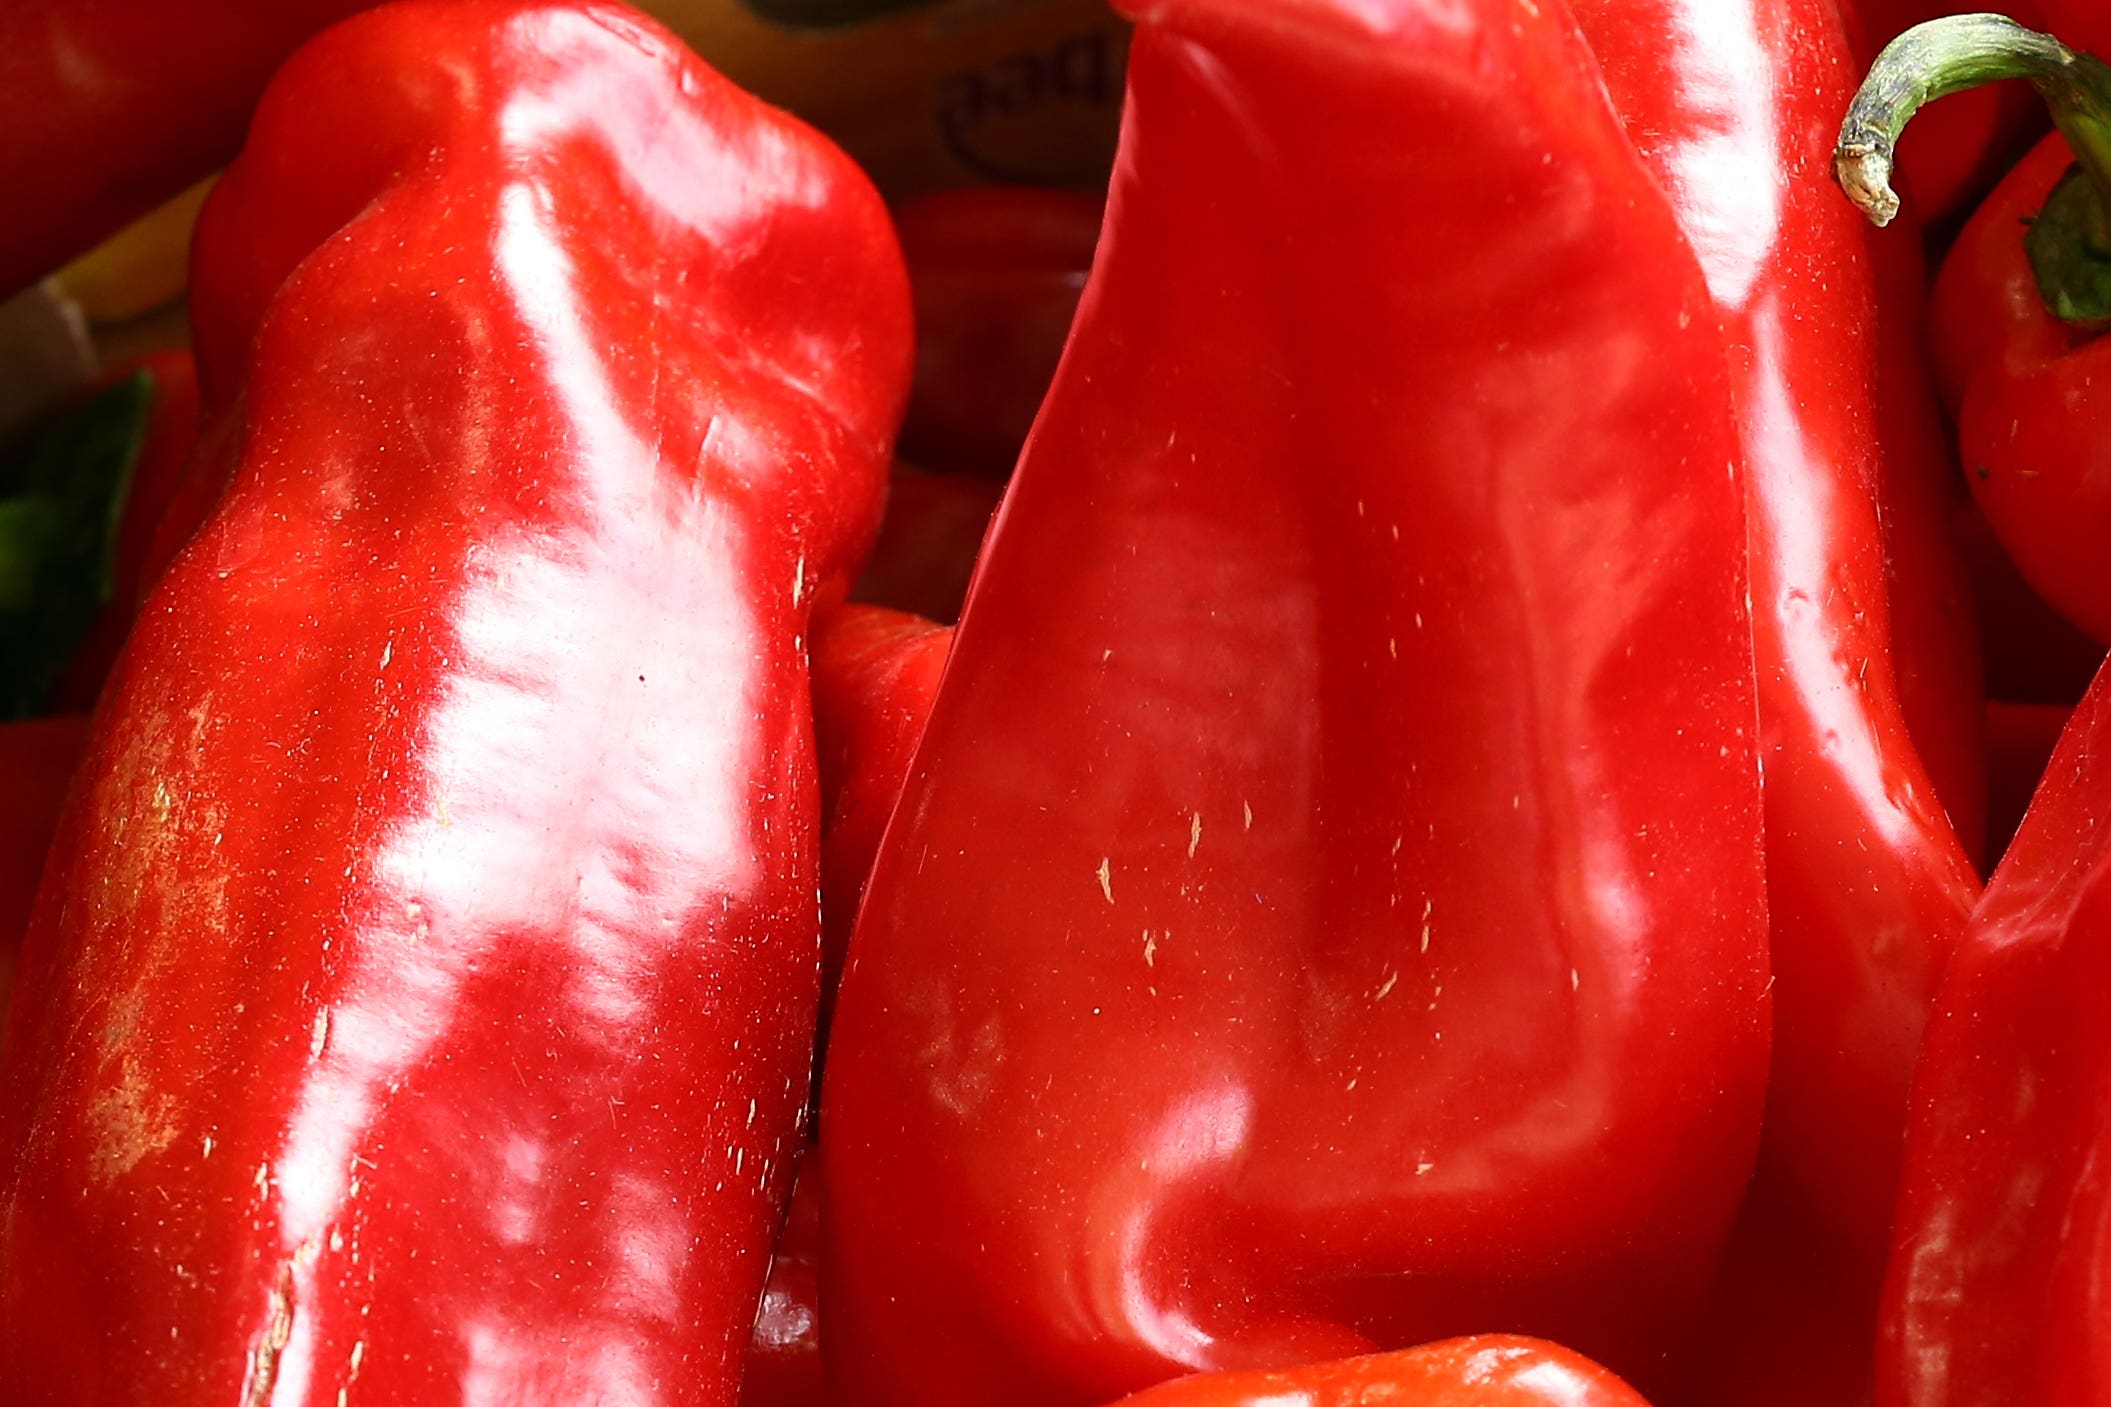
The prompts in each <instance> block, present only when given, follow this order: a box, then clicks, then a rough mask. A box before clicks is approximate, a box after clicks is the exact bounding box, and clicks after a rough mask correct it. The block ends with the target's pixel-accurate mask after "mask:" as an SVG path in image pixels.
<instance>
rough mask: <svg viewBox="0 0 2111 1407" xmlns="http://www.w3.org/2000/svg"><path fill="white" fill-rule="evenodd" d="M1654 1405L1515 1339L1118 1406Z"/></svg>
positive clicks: (1407, 1352)
mask: <svg viewBox="0 0 2111 1407" xmlns="http://www.w3.org/2000/svg"><path fill="white" fill-rule="evenodd" d="M1380 1404H1385V1407H1648V1404H1647V1403H1645V1402H1643V1400H1642V1398H1641V1395H1640V1394H1639V1393H1637V1392H1636V1391H1635V1390H1634V1389H1633V1388H1631V1387H1629V1386H1628V1385H1627V1384H1626V1383H1623V1382H1621V1381H1620V1380H1619V1379H1618V1378H1616V1377H1614V1376H1613V1375H1612V1374H1611V1373H1608V1372H1607V1371H1606V1370H1605V1369H1603V1368H1601V1367H1599V1366H1598V1365H1597V1364H1595V1363H1593V1362H1591V1361H1590V1360H1589V1359H1587V1358H1585V1357H1583V1356H1582V1355H1581V1354H1576V1353H1571V1352H1569V1351H1568V1350H1567V1349H1565V1348H1561V1347H1559V1346H1558V1345H1555V1344H1550V1343H1545V1342H1542V1341H1540V1340H1537V1339H1526V1338H1518V1337H1516V1336H1514V1335H1508V1334H1488V1335H1484V1336H1482V1337H1479V1338H1470V1339H1452V1340H1450V1341H1448V1342H1445V1343H1433V1344H1427V1345H1425V1346H1423V1347H1421V1348H1410V1349H1404V1350H1402V1351H1401V1352H1398V1353H1379V1354H1372V1355H1370V1356H1369V1357H1366V1358H1348V1359H1340V1360H1337V1361H1335V1362H1331V1363H1314V1364H1312V1365H1311V1366H1309V1367H1304V1368H1292V1369H1286V1370H1284V1371H1281V1372H1274V1373H1203V1374H1199V1375H1197V1376H1195V1377H1188V1378H1175V1379H1173V1380H1172V1381H1171V1382H1168V1383H1161V1384H1159V1385H1158V1386H1157V1387H1154V1388H1148V1389H1146V1390H1145V1391H1143V1392H1139V1393H1136V1394H1134V1395H1133V1396H1130V1397H1125V1398H1123V1399H1122V1400H1121V1401H1120V1403H1118V1404H1116V1407H1379V1405H1380Z"/></svg>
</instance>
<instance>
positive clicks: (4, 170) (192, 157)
mask: <svg viewBox="0 0 2111 1407" xmlns="http://www.w3.org/2000/svg"><path fill="white" fill-rule="evenodd" d="M373 3H374V0H272V3H270V4H268V5H258V4H252V3H247V0H11V3H9V4H7V5H5V6H0V133H5V134H6V140H5V141H4V142H0V190H4V191H6V192H8V203H9V210H10V214H9V217H8V219H7V220H6V221H4V222H0V296H5V295H6V294H9V293H12V292H14V291H15V290H16V289H18V288H21V287H22V286H23V285H25V284H27V283H30V282H32V281H34V280H35V279H37V278H40V277H41V276H43V275H44V274H47V273H50V272H51V271H52V270H53V269H56V268H57V267H58V266H59V265H60V264H62V263H64V262H65V261H66V260H67V259H69V258H71V257H72V256H73V255H75V254H78V253H80V252H81V251H82V250H84V249H86V248H88V247H89V246H90V245H92V244H94V243H96V241H98V240H100V239H102V238H103V237H105V236H106V235H110V234H114V233H115V232H116V231H117V229H118V228H119V227H120V226H122V225H123V224H124V223H125V222H126V221H128V220H132V219H134V218H136V217H138V216H140V215H144V214H145V213H146V212H147V211H149V210H151V209H153V208H154V207H155V206H157V205H159V204H160V203H161V202H162V201H164V200H167V199H168V198H169V197H170V196H173V195H175V194H176V193H177V192H178V191H180V190H182V189H183V188H184V187H185V186H188V185H190V184H191V183H192V182H193V181H196V180H197V179H198V178H199V177H201V176H203V175H205V174H206V173H207V172H209V171H211V170H213V169H214V168H215V167H217V166H220V165H222V164H223V163H225V162H226V161H227V160H228V159H229V158H230V157H232V156H233V155H234V154H235V149H236V148H237V147H238V146H240V145H241V141H242V128H243V124H244V123H246V122H247V121H248V119H249V110H250V108H251V106H252V105H253V104H254V103H255V102H256V98H257V94H258V93H260V92H261V91H263V88H264V82H265V80H266V79H268V78H269V77H270V76H271V71H272V69H274V68H275V67H277V66H278V64H279V62H280V60H282V59H284V58H285V57H286V55H287V54H289V53H291V52H292V51H293V49H294V46H296V45H297V44H299V43H300V42H301V41H302V40H303V39H305V38H307V37H308V36H309V35H311V34H313V33H315V32H316V31H317V30H319V29H321V28H322V27H323V26H324V25H326V24H329V23H330V22H331V21H332V20H335V19H338V18H340V17H342V16H344V15H348V14H350V13H351V12H352V11H354V10H358V9H362V8H364V7H365V6H367V5H371V4H373Z"/></svg>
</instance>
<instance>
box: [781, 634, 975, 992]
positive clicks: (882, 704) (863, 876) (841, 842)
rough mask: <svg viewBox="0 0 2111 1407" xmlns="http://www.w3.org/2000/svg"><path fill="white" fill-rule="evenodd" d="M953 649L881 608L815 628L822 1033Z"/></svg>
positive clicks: (947, 638) (944, 637)
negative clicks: (883, 844) (869, 884)
mask: <svg viewBox="0 0 2111 1407" xmlns="http://www.w3.org/2000/svg"><path fill="white" fill-rule="evenodd" d="M952 643H953V632H952V630H951V629H950V628H948V627H946V626H943V625H940V624H938V622H936V621H932V620H926V619H924V618H923V617H921V616H914V615H909V614H907V613H905V612H902V611H894V610H887V609H885V608H883V607H879V606H867V605H849V606H844V607H842V608H841V609H840V610H835V611H831V612H829V613H828V614H827V615H826V616H825V617H823V618H822V619H821V620H819V621H817V622H816V625H815V631H814V649H813V670H814V737H815V741H816V745H817V746H816V752H817V754H818V756H819V759H820V764H821V803H822V820H821V932H822V944H821V962H822V968H821V1006H822V1011H823V1018H824V1019H823V1028H824V1030H825V1029H826V1013H827V1011H828V1009H829V1007H830V1005H831V1004H832V1001H833V997H834V994H835V989H836V982H837V980H838V979H839V978H840V976H841V975H842V971H843V955H844V953H845V952H846V951H848V949H849V945H850V931H851V926H852V924H853V923H854V922H855V920H856V919H857V913H858V901H859V899H860V898H861V897H862V896H863V895H864V892H865V881H866V880H867V879H868V878H870V876H871V874H872V861H873V857H874V856H875V855H877V854H878V853H879V848H880V837H881V836H882V835H883V834H884V833H885V832H886V829H887V821H888V818H890V817H891V816H893V814H894V806H895V803H896V802H897V801H899V800H900V799H901V794H902V784H903V782H905V781H906V780H907V779H908V776H909V763H910V760H911V759H912V758H913V757H914V756H915V755H916V744H917V741H918V740H919V739H920V738H922V737H923V733H924V724H925V722H926V721H927V720H928V719H929V718H930V716H931V701H932V699H933V698H935V697H936V696H937V693H938V681H939V678H940V676H941V675H943V674H944V672H945V667H946V652H947V650H948V649H950V648H951V646H952Z"/></svg>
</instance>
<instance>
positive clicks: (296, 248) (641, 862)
mask: <svg viewBox="0 0 2111 1407" xmlns="http://www.w3.org/2000/svg"><path fill="white" fill-rule="evenodd" d="M325 144H326V145H327V148H328V151H329V154H330V160H328V161H318V160H317V159H316V155H317V152H318V151H319V150H321V149H322V147H323V145H325ZM194 266H195V268H196V271H197V279H196V281H195V283H194V288H198V289H203V288H208V287H209V288H212V289H214V290H215V296H213V297H211V298H206V297H202V296H201V297H199V298H198V300H197V302H196V303H195V305H194V306H195V308H196V309H197V313H198V318H199V321H198V328H197V331H198V347H199V354H200V369H201V373H202V374H203V382H204V386H205V390H206V394H207V400H208V405H207V419H208V422H211V421H213V420H214V418H215V416H223V417H226V419H227V421H228V422H230V423H234V424H237V425H238V426H239V429H240V433H239V434H238V435H224V436H221V435H214V434H213V433H212V432H211V431H208V435H207V440H206V443H207V444H208V445H209V446H213V447H217V448H219V449H221V450H223V451H224V452H227V453H229V454H230V455H231V460H230V462H229V463H228V465H227V466H226V467H228V468H231V470H232V473H231V476H230V482H229V487H228V490H227V493H226V496H225V497H224V498H223V499H222V500H221V502H220V505H219V507H218V508H217V509H216V510H215V511H214V513H213V515H212V517H211V518H210V520H209V521H208V522H207V524H206V526H205V527H204V528H203V530H202V531H201V532H200V533H199V534H198V536H197V537H196V538H195V539H194V540H193V541H192V543H191V545H190V547H189V548H188V549H187V550H186V551H185V552H184V554H183V555H182V556H181V558H180V559H179V560H178V562H177V563H176V565H175V566H174V568H173V569H172V570H171V571H170V572H169V574H168V575H167V577H166V578H164V579H163V581H162V582H161V584H160V585H159V586H158V587H157V588H156V589H155V591H154V593H153V594H152V596H151V597H150V599H149V601H148V603H147V607H146V609H145V611H144V612H143V613H142V615H141V618H140V622H139V624H138V625H137V627H135V629H134V631H133V634H132V638H131V640H130V641H129V642H128V644H127V646H126V649H125V651H124V653H123V655H122V656H121V657H120V659H119V662H118V665H117V668H116V671H115V672H114V674H113V675H112V678H111V680H110V683H109V685H108V687H107V689H106V691H105V694H104V697H103V702H102V704H101V706H100V707H99V709H98V712H97V719H96V724H95V729H94V736H93V739H92V742H91V745H90V755H89V762H88V764H87V766H86V768H85V770H84V772H83V775H82V778H81V781H80V783H79V784H78V785H77V787H76V789H75V792H74V799H73V802H72V803H71V805H70V806H69V809H68V811H67V813H66V815H65V817H64V818H63V819H62V821H61V824H60V830H59V835H58V839H57V841H56V843H55V846H54V850H53V855H52V859H51V865H50V869H49V871H48V882H47V884H46V886H45V888H44V890H43V898H42V901H41V904H40V907H39V909H38V911H37V914H36V917H35V919H34V921H33V923H32V926H31V932H30V938H29V943H28V947H27V949H26V952H25V964H24V969H23V987H24V997H25V1000H24V1001H23V1002H22V1003H21V1004H19V1005H18V1008H17V1011H16V1017H17V1020H16V1022H15V1024H14V1027H13V1029H12V1030H11V1031H10V1032H9V1034H8V1037H7V1045H6V1048H5V1052H4V1056H0V1100H4V1106H5V1108H4V1112H0V1120H4V1123H0V1134H4V1140H0V1142H4V1158H0V1167H4V1168H5V1171H6V1178H5V1182H4V1184H0V1205H4V1208H5V1221H4V1223H0V1225H4V1241H0V1326H4V1327H0V1382H6V1383H8V1384H9V1385H10V1386H11V1388H13V1389H14V1390H15V1392H16V1393H17V1395H18V1397H19V1398H20V1399H22V1400H27V1401H32V1402H47V1401H49V1402H81V1403H92V1402H109V1401H117V1400H124V1401H135V1400H141V1399H142V1398H147V1397H157V1398H168V1399H170V1400H177V1399H182V1400H202V1399H204V1398H207V1397H210V1398H212V1399H214V1400H218V1401H252V1402H263V1401H267V1400H268V1401H270V1402H272V1403H274V1404H291V1403H302V1404H306V1403H315V1404H329V1403H334V1402H336V1401H337V1399H338V1397H339V1395H340V1393H345V1394H349V1395H350V1397H351V1398H352V1399H353V1400H357V1399H359V1398H360V1397H370V1398H371V1399H372V1400H375V1401H384V1402H389V1403H400V1404H408V1405H410V1407H415V1405H416V1404H422V1403H437V1402H447V1403H456V1402H461V1401H464V1400H468V1399H471V1398H482V1399H483V1400H492V1401H501V1400H511V1401H593V1400H601V1401H615V1400H621V1401H625V1402H638V1403H701V1404H730V1403H731V1402H733V1400H734V1397H735V1384H736V1382H737V1379H738V1371H739V1363H740V1360H741V1355H742V1353H743V1350H744V1349H745V1346H746V1343H747V1339H748V1335H749V1331H750V1328H751V1325H752V1322H753V1318H754V1311H755V1305H756V1301H757V1298H758V1295H759V1293H760V1291H761V1288H762V1284H763V1277H764V1273H765V1268H766V1262H767V1258H768V1248H769V1245H770V1242H771V1239H772V1236H773V1233H774V1232H775V1230H776V1227H777V1224H778V1220H779V1218H780V1216H781V1214H782V1210H783V1205H784V1202H783V1199H784V1196H785V1194H786V1191H787V1188H786V1185H785V1184H786V1179H787V1175H788V1173H789V1167H788V1163H789V1160H790V1155H791V1153H792V1152H793V1150H794V1149H795V1148H796V1146H797V1142H798V1137H799V1134H798V1128H799V1124H800V1123H801V1121H802V1114H803V1111H804V1109H805V1107H806V1101H807V1090H806V1084H807V1079H808V1072H809V1070H810V1067H811V1060H812V1049H813V1045H812V1043H813V1038H814V1026H813V1022H814V1012H815V1005H816V1000H817V986H818V983H817V970H818V959H819V953H820V933H819V915H818V913H817V912H816V905H815V900H814V895H815V888H816V881H817V877H818V863H817V855H816V845H815V831H816V828H817V824H818V820H819V815H818V810H819V808H818V799H817V795H816V791H817V788H816V783H815V776H814V769H815V763H814V756H813V745H812V741H811V731H810V721H809V713H808V682H807V664H806V652H805V642H804V639H803V636H804V632H805V630H806V617H807V614H808V612H809V611H810V610H811V609H813V607H814V606H815V604H816V603H817V601H818V602H825V601H828V600H830V599H833V598H836V597H839V596H840V594H841V592H842V591H843V590H844V589H845V586H846V585H847V581H848V578H849V575H850V573H851V571H852V570H853V568H854V566H855V561H856V556H857V554H858V553H859V552H860V551H861V550H862V549H863V546H864V544H865V543H866V542H867V541H868V540H869V538H870V535H871V532H872V530H873V527H874V524H875V520H876V518H877V515H878V510H879V495H880V488H881V483H882V479H883V475H884V473H885V470H886V465H887V462H888V449H889V442H890V441H891V438H892V434H893V431H894V427H895V423H896V420H897V417H898V416H899V413H900V407H901V404H902V401H903V399H904V398H905V395H906V391H907V385H908V377H909V368H910V355H911V354H910V347H909V309H908V291H907V280H906V277H905V275H904V273H903V271H902V267H901V263H900V257H899V253H898V251H897V249H896V247H895V243H894V239H893V235H892V232H891V229H890V228H889V226H888V223H887V217H886V212H885V210H884V207H883V206H882V205H881V203H880V201H879V198H878V196H877V194H876V193H875V192H873V191H872V189H871V188H870V186H869V184H868V183H867V182H866V181H865V179H864V177H863V176H862V175H861V174H860V173H859V172H858V171H857V170H856V169H855V168H854V167H853V166H852V165H851V164H850V162H849V161H848V159H847V158H845V157H844V156H843V155H842V154H841V153H840V152H837V151H836V150H835V149H834V148H833V147H831V146H829V145H828V144H827V143H826V142H825V141H823V140H822V139H821V138H819V137H818V136H816V135H815V134H813V133H812V132H810V131H809V130H807V129H806V128H804V127H802V126H800V125H799V124H797V123H796V122H794V121H792V120H791V119H789V118H787V117H785V116H784V115H782V114H780V113H778V112H776V111H774V110H772V109H769V108H766V107H764V106H762V105H761V104H760V103H758V102H756V101H754V100H753V99H751V98H749V97H747V96H746V95H744V94H742V93H740V92H739V91H737V90H735V89H734V88H732V87H731V85H729V84H727V83H726V82H725V81H724V80H723V79H721V78H719V77H717V76H716V75H715V74H713V73H711V72H710V71H709V70H708V69H706V68H704V67H703V65H702V64H701V62H700V61H699V60H697V59H696V58H695V57H694V56H693V55H692V54H689V53H688V51H686V50H685V49H683V48H681V46H680V45H679V44H677V43H676V42H675V41H674V40H673V38H672V37H671V36H669V35H668V34H667V33H666V32H665V31H664V30H661V29H660V28H659V27H658V26H656V25H653V24H652V23H650V22H649V21H646V20H644V19H643V18H642V17H640V16H638V15H636V14H635V13H634V12H632V11H629V10H626V9H624V8H622V7H619V6H611V5H594V4H522V3H454V4H422V3H406V4H402V5H395V6H389V7H386V8H384V9H381V10H377V11H374V12H372V13H370V14H367V15H363V16H359V17H357V18H355V19H353V20H351V21H348V22H346V23H345V24H343V25H341V26H339V27H338V28H336V29H334V30H332V31H330V32H329V33H328V34H326V35H325V36H323V37H321V38H319V39H318V40H316V41H315V42H314V43H312V44H311V45H309V46H308V47H306V48H305V49H303V51H302V52H301V53H300V54H299V55H297V56H296V57H295V58H294V59H293V60H291V61H290V62H289V63H288V64H287V66H286V67H285V68H284V69H282V70H281V72H280V74H279V76H278V77H277V79H275V80H274V83H273V86H272V88H271V89H270V90H269V91H268V92H267V93H266V95H265V97H264V99H263V101H262V103H261V105H260V107H259V109H258V114H257V118H256V122H255V124H254V126H253V128H252V130H251V136H250V141H249V145H248V147H247V148H246V150H245V152H244V154H243V156H242V157H241V159H240V160H239V161H238V162H237V163H236V165H235V166H234V167H233V168H232V169H231V170H230V172H229V174H228V176H227V177H226V179H225V180H224V181H223V182H222V183H221V185H220V186H219V187H218V190H217V191H216V193H215V196H214V202H213V209H212V211H211V212H210V215H209V218H208V219H207V220H206V222H205V225H204V228H203V229H202V231H201V234H200V243H199V247H198V249H197V252H196V256H195V259H194ZM208 452H211V451H210V450H209V451H208ZM172 1327H173V1328H174V1329H175V1330H176V1332H175V1333H174V1334H171V1332H170V1330H171V1328H172Z"/></svg>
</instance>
